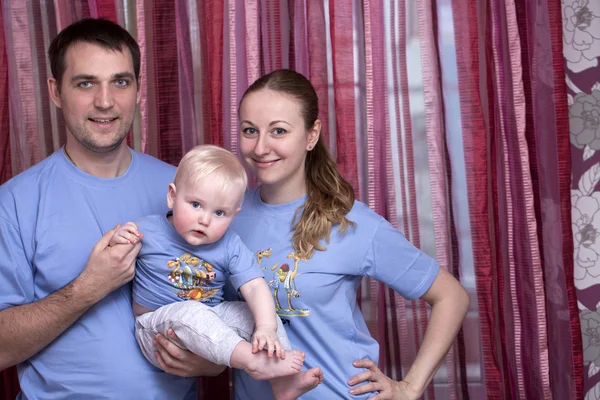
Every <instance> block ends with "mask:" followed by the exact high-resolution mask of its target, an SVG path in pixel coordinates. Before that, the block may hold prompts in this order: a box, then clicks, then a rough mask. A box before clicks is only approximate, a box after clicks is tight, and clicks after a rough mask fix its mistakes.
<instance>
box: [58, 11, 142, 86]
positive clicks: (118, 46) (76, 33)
mask: <svg viewBox="0 0 600 400" xmlns="http://www.w3.org/2000/svg"><path fill="white" fill-rule="evenodd" d="M76 43H91V44H95V45H98V46H101V47H103V48H105V49H107V50H113V51H120V52H123V46H124V45H125V46H126V47H127V48H128V49H129V51H130V52H131V58H132V59H133V71H134V73H135V79H136V82H137V80H138V79H139V77H140V47H139V46H138V44H137V42H136V41H135V39H134V38H133V37H132V36H131V35H130V34H129V32H127V31H126V30H125V29H123V28H122V27H121V26H120V25H118V24H115V23H114V22H112V21H109V20H107V19H101V18H99V19H95V18H86V19H82V20H79V21H77V22H75V23H73V24H71V25H69V26H67V27H66V28H65V29H63V30H62V31H60V32H59V34H58V35H56V37H55V38H54V39H53V40H52V43H51V44H50V47H49V48H48V58H49V59H50V69H51V70H52V76H53V77H54V79H56V82H57V84H58V87H59V88H60V85H61V82H62V78H63V74H64V73H65V69H66V66H65V55H66V54H67V50H68V49H69V47H71V46H73V45H74V44H76Z"/></svg>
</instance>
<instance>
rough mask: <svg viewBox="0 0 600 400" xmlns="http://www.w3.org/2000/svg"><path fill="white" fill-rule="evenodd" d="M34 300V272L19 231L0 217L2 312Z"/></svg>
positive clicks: (0, 293)
mask: <svg viewBox="0 0 600 400" xmlns="http://www.w3.org/2000/svg"><path fill="white" fill-rule="evenodd" d="M33 300H34V289H33V272H32V268H31V264H30V263H29V261H28V259H27V256H26V254H25V250H24V248H23V242H22V239H21V235H20V232H19V229H18V227H17V226H15V225H13V224H11V223H10V222H8V221H6V220H5V219H3V218H2V217H0V310H3V309H5V308H8V307H13V306H19V305H23V304H27V303H31V302H32V301H33Z"/></svg>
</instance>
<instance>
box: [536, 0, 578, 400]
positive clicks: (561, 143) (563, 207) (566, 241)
mask: <svg viewBox="0 0 600 400" xmlns="http://www.w3.org/2000/svg"><path fill="white" fill-rule="evenodd" d="M545 6H546V7H547V10H548V19H549V22H548V26H549V29H550V42H551V51H552V72H553V74H552V77H553V86H554V100H555V101H554V109H555V121H554V125H555V127H556V140H557V143H556V147H557V149H558V151H559V153H558V154H557V162H558V176H557V179H558V182H559V191H560V193H559V196H560V204H559V206H560V216H561V220H560V222H561V226H562V257H563V259H562V262H563V271H564V274H565V283H566V288H567V292H566V295H567V302H568V309H569V320H570V327H571V338H570V339H571V341H572V342H571V349H570V350H571V360H570V364H571V365H570V367H569V368H570V370H571V371H573V373H572V375H571V378H572V379H573V383H574V385H573V386H574V387H572V388H571V389H570V396H571V397H570V398H571V399H581V398H583V373H584V372H583V346H582V342H581V340H582V338H581V324H580V321H579V310H578V309H577V294H576V290H575V285H574V283H573V282H574V280H573V279H574V278H573V232H571V229H570V227H571V192H570V184H571V158H570V157H569V156H570V148H571V145H570V141H569V134H568V133H569V117H568V116H569V112H568V106H567V102H566V101H564V99H565V98H566V93H567V88H566V83H565V68H564V65H565V64H564V58H563V55H562V54H563V51H562V45H563V30H562V10H561V4H560V3H558V2H551V1H548V2H547V5H545ZM550 329H552V327H550ZM557 368H558V369H560V366H557Z"/></svg>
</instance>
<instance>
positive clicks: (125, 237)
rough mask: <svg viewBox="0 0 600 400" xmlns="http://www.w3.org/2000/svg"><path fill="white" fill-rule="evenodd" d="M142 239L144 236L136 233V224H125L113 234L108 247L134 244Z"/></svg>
mask: <svg viewBox="0 0 600 400" xmlns="http://www.w3.org/2000/svg"><path fill="white" fill-rule="evenodd" d="M143 237H144V235H143V234H142V233H140V232H139V231H138V227H137V225H136V224H134V223H133V222H127V223H126V224H125V225H123V226H122V227H120V228H119V229H117V231H116V232H115V233H114V234H113V236H112V237H111V238H110V242H109V246H114V245H115V244H135V243H137V242H139V241H140V240H141V239H142V238H143Z"/></svg>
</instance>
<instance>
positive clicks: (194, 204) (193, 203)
mask: <svg viewBox="0 0 600 400" xmlns="http://www.w3.org/2000/svg"><path fill="white" fill-rule="evenodd" d="M190 204H191V205H192V207H194V208H200V203H198V202H197V201H192V202H191V203H190Z"/></svg>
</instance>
